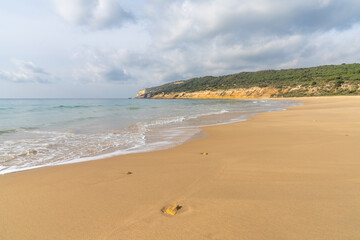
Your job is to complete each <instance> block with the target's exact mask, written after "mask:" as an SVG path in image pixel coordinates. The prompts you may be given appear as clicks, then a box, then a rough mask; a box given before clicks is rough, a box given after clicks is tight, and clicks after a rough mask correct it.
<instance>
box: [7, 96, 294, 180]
mask: <svg viewBox="0 0 360 240" xmlns="http://www.w3.org/2000/svg"><path fill="white" fill-rule="evenodd" d="M210 100H211V99H210ZM238 100H240V101H241V100H245V99H238ZM246 100H247V101H249V102H250V101H253V100H255V101H268V100H270V101H271V99H246ZM280 101H284V102H286V101H289V102H288V103H287V105H289V107H291V106H294V105H300V104H301V101H297V102H291V99H290V100H286V99H280ZM264 108H266V107H265V106H264ZM240 109H241V107H240ZM283 110H286V107H285V106H273V107H272V108H270V109H264V110H262V111H260V112H258V111H256V110H254V112H252V111H251V110H249V112H248V113H247V112H242V111H238V112H237V111H233V112H229V111H227V110H224V109H222V110H221V111H219V112H209V113H205V114H200V115H199V116H197V117H190V118H188V119H186V118H185V117H184V119H185V120H184V122H188V125H186V126H177V127H176V126H170V127H166V126H162V127H161V126H159V127H158V128H159V129H157V130H155V131H154V129H149V130H148V131H147V132H146V133H144V134H148V133H150V134H153V135H154V133H155V135H156V132H158V133H157V135H159V132H161V131H163V130H164V129H160V127H161V128H165V130H169V129H173V130H175V131H178V132H181V131H182V133H178V134H177V135H176V136H174V139H171V140H170V141H165V142H164V143H162V144H157V142H156V141H155V142H152V141H151V140H150V141H149V142H148V143H144V144H143V145H135V146H133V147H131V148H127V149H113V150H112V151H104V152H101V153H100V152H99V153H95V154H93V155H85V156H82V157H81V156H78V157H75V158H70V159H66V160H59V161H52V162H49V163H45V164H40V165H34V166H32V165H30V166H26V167H23V166H17V165H15V166H11V167H8V166H0V176H1V175H5V174H11V173H14V172H23V171H29V170H33V169H38V168H43V167H51V166H58V165H66V164H74V163H80V162H86V161H94V160H102V159H106V158H112V157H118V156H123V155H128V154H136V153H144V152H152V151H159V150H166V149H169V148H173V147H176V146H179V145H181V144H183V143H184V142H187V141H189V140H191V139H193V138H194V137H195V136H196V135H197V134H198V133H199V132H200V131H202V130H201V129H202V128H203V127H209V126H218V125H224V124H231V123H236V122H242V121H249V120H250V119H251V118H252V117H254V116H256V115H258V114H261V113H266V112H275V111H283ZM201 118H202V121H203V122H204V123H203V124H200V125H198V124H190V125H189V122H191V121H193V120H194V119H201ZM217 118H222V120H221V121H216V123H215V122H214V123H211V122H212V121H214V120H215V119H217ZM211 119H212V120H211ZM70 131H71V130H70ZM151 131H152V133H151ZM190 132H191V133H190ZM147 137H148V136H147V135H144V138H147ZM150 138H151V137H150ZM160 139H161V138H160V137H158V141H160V142H161V141H162V140H160ZM34 149H36V147H34Z"/></svg>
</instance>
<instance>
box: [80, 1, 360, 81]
mask: <svg viewBox="0 0 360 240" xmlns="http://www.w3.org/2000/svg"><path fill="white" fill-rule="evenodd" d="M154 1H155V0H154ZM154 1H153V2H151V6H150V7H149V8H148V12H147V14H148V21H149V22H150V23H151V24H149V25H147V27H148V29H147V30H148V31H149V35H150V37H151V39H152V44H151V45H150V47H149V48H148V49H147V50H142V51H140V50H139V51H128V50H124V49H107V50H94V49H92V50H90V52H88V53H87V54H85V55H84V56H82V57H81V58H79V60H81V61H84V62H83V66H84V68H83V70H81V71H78V70H77V73H76V74H77V76H82V77H79V78H83V77H85V78H86V79H92V81H104V82H119V83H122V82H124V81H127V80H130V81H128V82H132V83H136V84H139V85H141V86H143V87H146V86H153V85H157V84H162V83H164V82H168V81H175V80H181V79H188V78H192V77H198V76H204V75H222V74H230V73H235V72H239V71H253V70H261V69H279V68H289V67H305V66H314V65H322V64H336V63H342V62H356V61H360V59H359V57H357V56H360V47H359V46H360V23H359V17H358V14H357V12H356V8H354V6H358V5H360V3H356V2H354V1H350V0H345V1H343V2H341V4H340V3H338V2H335V1H330V0H317V1H305V0H303V1H286V2H285V1H280V0H256V1H255V0H254V1H238V0H227V1H220V0H208V1H205V0H198V1H190V0H184V1H181V0H178V1H160V0H156V1H155V2H156V3H155V2H154ZM353 8H354V9H353ZM85 52H86V51H85ZM125 70H126V71H125Z"/></svg>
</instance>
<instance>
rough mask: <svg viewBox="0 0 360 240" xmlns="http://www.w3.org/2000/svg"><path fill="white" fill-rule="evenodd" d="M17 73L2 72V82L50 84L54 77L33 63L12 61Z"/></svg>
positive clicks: (0, 73)
mask: <svg viewBox="0 0 360 240" xmlns="http://www.w3.org/2000/svg"><path fill="white" fill-rule="evenodd" d="M12 63H13V65H14V66H15V71H12V72H9V71H0V80H6V81H12V82H17V83H26V82H28V83H34V82H36V83H50V82H51V81H52V80H53V77H52V76H51V75H50V74H49V73H47V72H46V71H45V70H44V69H42V68H40V67H38V66H36V65H35V64H34V63H32V62H28V61H22V60H17V59H16V60H12Z"/></svg>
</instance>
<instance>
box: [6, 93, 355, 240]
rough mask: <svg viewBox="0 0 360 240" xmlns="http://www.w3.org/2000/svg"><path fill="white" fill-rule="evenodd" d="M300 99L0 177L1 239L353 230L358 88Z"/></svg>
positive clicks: (339, 234)
mask: <svg viewBox="0 0 360 240" xmlns="http://www.w3.org/2000/svg"><path fill="white" fill-rule="evenodd" d="M305 101H306V103H305V106H304V107H296V108H291V109H290V110H289V111H282V112H275V113H264V114H260V115H258V116H257V117H254V118H253V119H252V120H250V121H247V122H241V123H235V124H230V125H223V126H215V127H207V128H205V129H204V130H205V132H206V133H207V137H205V138H201V139H196V140H193V141H190V142H187V143H185V144H183V145H181V146H179V147H176V148H173V149H169V150H165V151H156V152H151V153H142V154H132V155H127V156H120V157H115V158H111V159H104V160H99V161H92V162H85V163H79V164H70V165H63V166H56V167H47V168H41V169H36V170H31V171H25V172H19V173H13V174H8V175H3V176H0V239H2V240H8V239H9V240H16V239H36V240H41V239H51V240H55V239H251V240H256V239H264V240H269V239H274V240H281V239H284V240H292V239H301V240H304V239H326V240H329V239H360V97H331V98H330V97H329V98H327V97H326V98H309V99H305ZM203 152H207V153H208V155H202V154H201V153H203ZM128 172H132V174H127V173H128ZM177 204H179V205H180V206H181V208H180V209H178V211H177V213H176V214H175V215H174V216H171V215H168V214H165V213H164V212H163V210H164V209H166V208H167V207H169V206H176V205H177Z"/></svg>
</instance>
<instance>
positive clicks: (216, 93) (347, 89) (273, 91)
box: [136, 84, 360, 99]
mask: <svg viewBox="0 0 360 240" xmlns="http://www.w3.org/2000/svg"><path fill="white" fill-rule="evenodd" d="M359 93H360V84H352V85H349V84H344V85H342V86H341V87H338V88H336V87H335V86H334V84H328V85H323V86H301V85H299V86H297V87H284V88H271V87H263V88H261V87H252V88H235V89H228V90H213V91H210V90H209V91H198V92H171V93H166V94H165V93H158V92H156V93H154V92H152V91H151V89H150V90H147V89H143V90H141V91H139V92H138V94H137V95H136V98H156V99H177V98H180V99H246V98H276V97H296V96H327V95H348V94H359Z"/></svg>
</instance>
